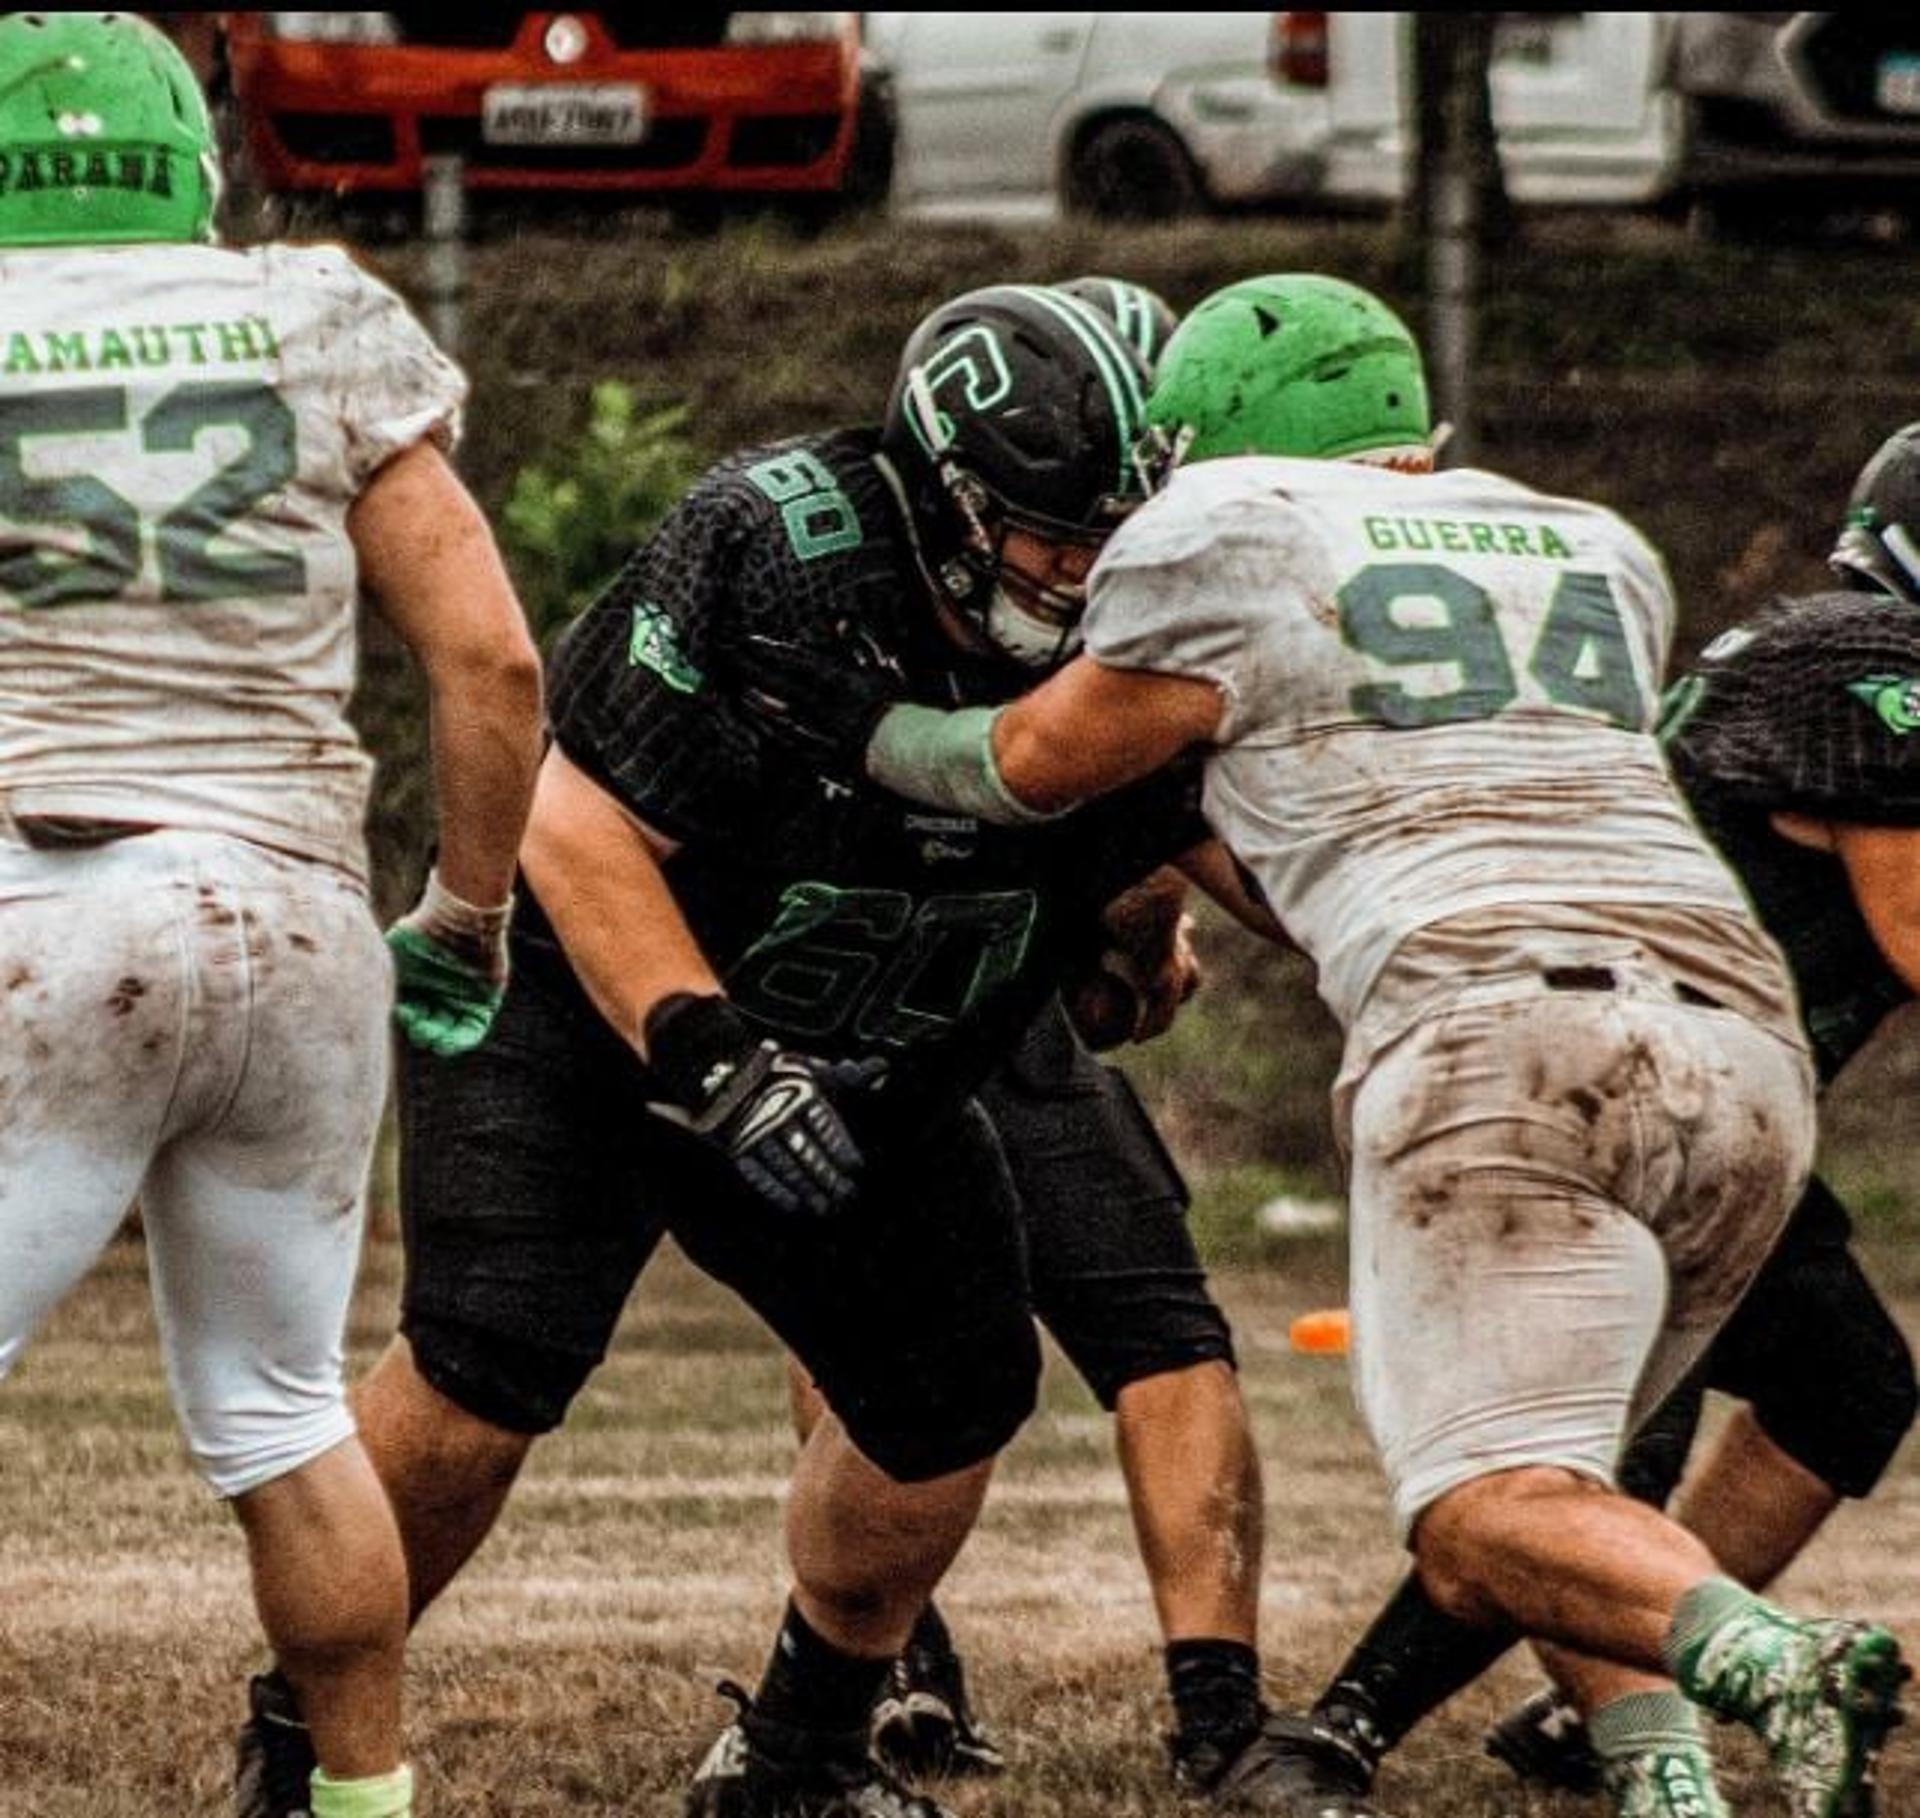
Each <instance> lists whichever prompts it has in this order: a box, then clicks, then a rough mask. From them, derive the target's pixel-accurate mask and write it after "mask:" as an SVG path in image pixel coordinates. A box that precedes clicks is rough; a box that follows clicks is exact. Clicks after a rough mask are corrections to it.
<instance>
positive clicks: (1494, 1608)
mask: <svg viewBox="0 0 1920 1818" xmlns="http://www.w3.org/2000/svg"><path fill="white" fill-rule="evenodd" d="M1605 1492H1606V1486H1605V1485H1603V1484H1601V1483H1598V1482H1596V1481H1595V1480H1594V1479H1592V1478H1590V1477H1585V1476H1582V1475H1581V1474H1580V1473H1579V1472H1577V1471H1572V1470H1568V1469H1566V1468H1565V1467H1563V1466H1559V1465H1521V1466H1518V1467H1516V1468H1514V1469H1513V1470H1508V1471H1490V1472H1487V1473H1485V1474H1484V1475H1482V1476H1479V1477H1475V1478H1472V1479H1470V1480H1469V1481H1467V1482H1466V1483H1462V1484H1457V1485H1455V1486H1454V1487H1453V1488H1451V1489H1448V1490H1444V1491H1442V1492H1441V1493H1440V1495H1438V1496H1437V1497H1435V1498H1434V1499H1433V1501H1431V1502H1430V1503H1428V1504H1427V1505H1426V1507H1425V1508H1423V1509H1422V1510H1421V1511H1420V1512H1419V1514H1418V1515H1417V1516H1416V1517H1415V1518H1414V1521H1413V1525H1412V1530H1411V1534H1410V1537H1409V1538H1410V1542H1411V1545H1412V1548H1413V1557H1414V1567H1415V1570H1416V1571H1417V1573H1418V1574H1419V1578H1420V1585H1421V1588H1422V1589H1423V1590H1424V1591H1425V1592H1426V1593H1427V1595H1428V1596H1429V1597H1430V1598H1431V1599H1432V1600H1433V1602H1434V1604H1435V1605H1436V1607H1437V1608H1439V1609H1440V1610H1441V1611H1442V1612H1443V1613H1444V1614H1446V1615H1448V1616H1451V1617H1453V1618H1455V1619H1456V1620H1457V1621H1461V1622H1472V1623H1481V1624H1484V1623H1489V1622H1496V1621H1500V1620H1502V1619H1503V1617H1504V1612H1503V1610H1502V1609H1501V1606H1500V1605H1499V1603H1498V1602H1496V1601H1495V1600H1494V1599H1493V1598H1492V1597H1491V1596H1490V1595H1489V1594H1488V1591H1487V1589H1486V1585H1485V1571H1484V1564H1485V1561H1486V1559H1487V1557H1488V1555H1489V1551H1490V1546H1489V1534H1490V1531H1491V1530H1494V1529H1496V1528H1497V1529H1498V1530H1500V1531H1502V1532H1505V1533H1511V1532H1512V1531H1513V1529H1514V1527H1515V1526H1516V1525H1523V1524H1527V1523H1533V1522H1540V1523H1546V1522H1552V1521H1554V1520H1555V1519H1556V1510H1555V1505H1556V1504H1559V1503H1561V1502H1563V1500H1564V1498H1566V1497H1567V1496H1569V1495H1587V1494H1604V1493H1605Z"/></svg>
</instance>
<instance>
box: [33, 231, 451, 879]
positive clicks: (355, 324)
mask: <svg viewBox="0 0 1920 1818" xmlns="http://www.w3.org/2000/svg"><path fill="white" fill-rule="evenodd" d="M465 389H466V386H465V380H464V379H463V378H462V377H461V375H460V373H459V371H458V369H457V368H455V367H454V366H453V365H452V363H451V362H450V361H448V360H447V359H446V358H445V357H444V356H443V355H441V354H440V353H439V352H438V350H437V349H435V348H434V346H433V344H432V342H431V341H430V340H429V339H428V337H427V335H426V334H425V332H424V331H423V330H422V329H421V328H420V326H419V324H418V323H416V322H415V321H414V319H413V318H412V316H411V315H409V314H408V312H407V310H406V308H405V306H404V305H403V304H402V303H401V302H400V300H399V299H398V298H397V297H396V296H395V295H394V294H393V292H392V291H390V290H388V289H387V288H386V286H384V285H383V284H381V283H379V282H378V281H377V280H375V279H373V278H371V277H370V276H368V275H367V274H366V273H365V272H363V271H361V270H360V269H359V268H358V267H357V266H356V265H354V263H353V262H352V260H351V259H349V258H348V257H347V256H346V254H345V253H344V252H342V251H340V250H339V249H338V248H332V247H280V246H272V247H262V248H257V249H253V250H251V251H244V252H243V251H230V250H227V249H225V248H220V247H211V246H171V245H168V246H129V247H111V248H72V249H64V248H63V249H47V250H44V251H34V252H16V253H9V254H5V255H0V787H4V789H5V795H6V806H7V807H8V808H9V809H10V810H11V811H12V813H13V814H14V815H15V816H17V817H23V818H31V817H34V816H60V817H84V818H91V819H101V820H115V821H130V822H136V823H147V824H153V825H162V826H178V827H195V828H202V829H207V830H211V831H216V832H224V833H230V834H234V835H237V836H240V837H243V838H248V839H252V840H255V841H256V842H258V843H260V844H263V845H268V846H273V847H278V848H280V849H282V850H286V851H290V852H295V853H299V854H301V855H303V856H306V857H313V858H319V859H322V860H324V861H326V862H328V863H331V864H334V865H337V866H339V867H341V868H343V869H346V870H349V871H352V872H355V873H356V874H358V873H361V872H363V871H364V869H365V850H364V848H365V840H364V832H363V822H364V818H365V812H366V793H367V779H368V774H369V771H370V765H369V762H368V760H367V757H366V755H365V753H364V752H363V751H362V750H361V747H360V743H359V740H358V737H357V736H356V734H355V732H354V730H353V728H352V726H351V725H350V724H349V723H348V721H347V718H346V703H347V698H348V696H349V694H350V693H351V691H352V688H353V684H354V679H355V671H356V648H355V611H356V606H357V600H358V593H359V587H358V574H357V568H356V562H355V556H354V549H353V544H352V541H351V539H350V538H349V536H348V534H347V529H346V522H347V514H348V511H349V510H350V509H351V507H352V505H353V502H354V500H355V499H356V498H357V497H358V496H359V494H360V492H361V491H362V489H363V488H364V487H365V486H366V485H367V483H368V482H369V480H370V479H371V478H372V476H373V475H374V474H375V473H377V472H378V470H379V468H380V467H381V465H382V464H383V463H384V462H386V461H387V460H389V459H390V458H391V457H392V456H393V455H395V454H396V453H398V452H399V451H400V450H402V449H404V448H407V447H409V446H411V445H413V444H415V443H417V442H420V441H422V440H425V439H430V440H433V441H436V442H440V443H442V444H446V443H450V442H451V440H452V437H453V436H454V434H455V432H456V429H457V426H458V421H459V412H460V406H461V402H462V400H463V397H464V394H465Z"/></svg>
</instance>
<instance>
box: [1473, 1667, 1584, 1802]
mask: <svg viewBox="0 0 1920 1818" xmlns="http://www.w3.org/2000/svg"><path fill="white" fill-rule="evenodd" d="M1486 1744H1487V1753H1488V1754H1489V1755H1491V1756H1492V1757H1493V1758H1494V1759H1495V1760H1496V1761H1504V1762H1505V1763H1506V1764H1507V1766H1508V1767H1510V1768H1512V1769H1513V1771H1514V1772H1515V1773H1516V1774H1517V1775H1519V1777H1520V1778H1521V1779H1522V1780H1532V1781H1535V1782H1537V1783H1538V1784H1539V1785H1541V1786H1552V1787H1559V1788H1560V1789H1561V1790H1562V1791H1563V1792H1568V1793H1597V1792H1599V1790H1600V1757H1599V1756H1598V1755H1596V1754H1595V1753H1594V1752H1593V1744H1592V1743H1591V1742H1589V1741H1588V1740H1587V1726H1586V1724H1585V1723H1584V1722H1583V1721H1582V1720H1581V1717H1580V1712H1579V1711H1578V1709H1576V1708H1575V1706H1574V1705H1572V1704H1571V1703H1569V1702H1568V1700H1567V1699H1565V1698H1563V1697H1562V1696H1561V1695H1560V1693H1559V1692H1557V1691H1556V1690H1555V1689H1554V1688H1553V1687H1552V1686H1546V1687H1544V1688H1543V1689H1541V1690H1540V1691H1538V1692H1535V1693H1534V1695H1533V1696H1532V1697H1531V1698H1529V1699H1527V1700H1526V1702H1525V1703H1523V1704H1518V1705H1515V1706H1514V1708H1513V1709H1512V1710H1510V1711H1509V1712H1508V1713H1507V1714H1506V1716H1504V1717H1502V1718H1501V1719H1500V1721H1499V1722H1498V1723H1496V1724H1495V1725H1494V1726H1493V1727H1492V1728H1491V1729H1490V1730H1488V1731H1487V1735H1486Z"/></svg>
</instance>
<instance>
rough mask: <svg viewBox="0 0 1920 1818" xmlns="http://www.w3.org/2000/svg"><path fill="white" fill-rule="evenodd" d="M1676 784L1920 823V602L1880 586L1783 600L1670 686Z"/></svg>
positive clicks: (1854, 817)
mask: <svg viewBox="0 0 1920 1818" xmlns="http://www.w3.org/2000/svg"><path fill="white" fill-rule="evenodd" d="M1662 731H1663V737H1664V739H1665V742H1666V745H1667V751H1668V755H1669V757H1670V758H1671V759H1672V762H1673V765H1674V768H1675V770H1676V772H1677V773H1678V774H1679V776H1680V779H1681V781H1682V783H1683V784H1686V785H1688V786H1690V787H1691V786H1696V785H1698V786H1705V787H1707V788H1710V789H1711V790H1713V791H1714V793H1715V794H1717V795H1718V796H1719V797H1720V798H1721V799H1722V800H1726V801H1738V802H1743V803H1745V804H1747V805H1749V806H1751V807H1756V808H1764V809H1768V810H1784V811H1789V812H1795V813H1801V814H1808V815H1813V816H1817V817H1819V818H1821V819H1826V820H1839V821H1855V822H1859V823H1862V824H1864V825H1882V826H1916V825H1920V612H1916V611H1915V610H1914V608H1913V607H1911V606H1909V605H1907V604H1906V603H1905V602H1903V601H1898V600H1894V599H1892V598H1890V597H1888V596H1886V595H1881V594H1863V593H1829V594H1816V595H1813V596H1812V597H1810V598H1807V599H1799V600H1787V601H1783V602H1781V603H1779V604H1778V605H1776V606H1774V607H1773V608H1771V609H1769V610H1768V611H1766V612H1764V613H1762V614H1761V615H1760V616H1758V617H1757V618H1755V619H1753V620H1752V621H1750V622H1749V623H1747V624H1745V625H1742V626H1739V627H1736V628H1735V629H1734V630H1733V631H1730V632H1727V633H1724V634H1723V635H1722V636H1721V637H1720V638H1718V639H1716V640H1715V642H1714V643H1712V644H1710V645H1709V646H1708V647H1707V649H1706V651H1705V653H1704V654H1703V655H1702V657H1701V660H1700V662H1699V664H1698V665H1697V666H1696V667H1695V669H1694V670H1693V671H1692V672H1691V673H1690V674H1689V675H1688V676H1686V677H1684V678H1683V679H1682V680H1681V681H1679V682H1678V683H1676V684H1675V685H1674V687H1673V689H1672V690H1670V691H1669V697H1668V704H1667V710H1666V714H1665V723H1664V726H1663V729H1662Z"/></svg>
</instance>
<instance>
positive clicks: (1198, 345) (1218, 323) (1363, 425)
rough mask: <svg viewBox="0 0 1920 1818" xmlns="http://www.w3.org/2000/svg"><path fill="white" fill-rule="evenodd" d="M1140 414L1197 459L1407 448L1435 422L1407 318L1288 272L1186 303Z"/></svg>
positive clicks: (1333, 281) (1360, 295)
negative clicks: (1184, 313) (1430, 416)
mask: <svg viewBox="0 0 1920 1818" xmlns="http://www.w3.org/2000/svg"><path fill="white" fill-rule="evenodd" d="M1147 421H1148V422H1149V423H1150V424H1152V425H1154V426H1155V427H1156V428H1158V429H1159V430H1160V431H1161V432H1162V433H1163V434H1164V435H1166V436H1167V437H1168V438H1170V440H1171V441H1172V444H1173V448H1174V451H1175V453H1176V454H1177V455H1181V456H1184V457H1185V458H1188V459H1193V460H1206V459H1209V458H1210V457H1212V456H1215V455H1237V454H1268V455H1303V456H1311V457H1315V458H1320V459H1326V460H1336V459H1339V458H1340V457H1342V456H1348V455H1367V454H1375V455H1378V454H1383V453H1387V452H1391V451H1394V450H1400V449H1405V450H1409V451H1411V450H1414V449H1424V448H1425V447H1426V446H1427V439H1428V433H1429V430H1430V428H1431V424H1430V422H1429V420H1428V415H1427V381H1426V378H1425V375H1424V374H1423V373H1422V371H1421V366H1420V349H1419V348H1418V347H1417V346H1415V344H1414V339H1413V336H1412V335H1411V334H1409V333H1408V332H1407V326H1406V324H1405V323H1404V322H1402V321H1401V320H1400V318H1399V317H1398V316H1396V315H1395V314H1394V313H1393V311H1392V310H1390V309H1389V308H1388V307H1387V306H1386V305H1385V304H1384V303H1382V302H1381V301H1380V299H1379V298H1378V297H1376V296H1373V295H1372V294H1371V293H1369V292H1367V291H1364V290H1362V289H1360V287H1359V286H1358V285H1355V284H1348V283H1345V282H1343V281H1342V280H1341V279H1339V278H1325V277H1320V276H1317V275H1315V274H1312V273H1296V272H1278V273H1274V274H1272V275H1270V276H1267V277H1263V278H1247V279H1244V280H1242V281H1241V282H1240V283H1238V284H1229V285H1228V286H1227V287H1226V289H1225V290H1217V291H1215V292H1214V293H1213V295H1212V296H1210V297H1208V298H1207V299H1206V300H1205V301H1204V302H1202V303H1200V304H1198V305H1197V306H1196V307H1195V308H1194V309H1192V310H1191V311H1190V312H1189V313H1188V314H1187V316H1186V317H1185V319H1184V320H1183V321H1182V322H1181V324H1180V326H1179V327H1178V328H1177V329H1175V330H1174V333H1173V338H1172V340H1170V341H1169V342H1168V343H1167V345H1166V348H1165V350H1164V351H1163V352H1162V353H1161V355H1160V365H1159V369H1158V374H1157V377H1156V378H1155V381H1154V387H1153V393H1152V395H1151V397H1149V398H1148V400H1147Z"/></svg>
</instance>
